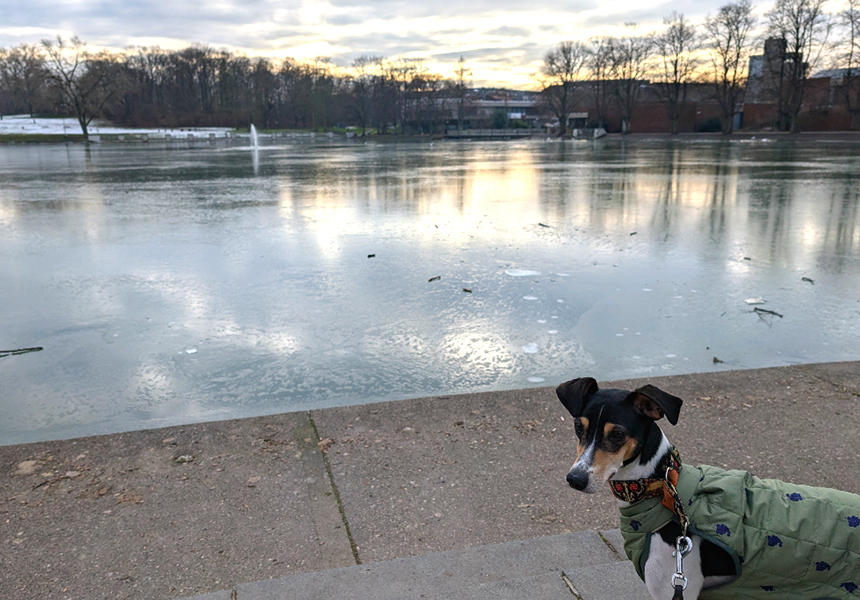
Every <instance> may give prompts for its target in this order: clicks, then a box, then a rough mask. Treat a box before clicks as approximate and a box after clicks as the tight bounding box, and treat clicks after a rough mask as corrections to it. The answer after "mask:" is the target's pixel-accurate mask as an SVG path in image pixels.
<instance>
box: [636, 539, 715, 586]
mask: <svg viewBox="0 0 860 600" xmlns="http://www.w3.org/2000/svg"><path fill="white" fill-rule="evenodd" d="M691 537H692V540H693V549H692V550H691V551H690V553H689V554H687V555H686V556H685V557H684V576H685V577H686V578H687V589H686V590H684V600H696V598H698V597H699V592H701V591H702V585H703V583H704V577H703V576H702V556H701V554H700V553H699V548H701V543H702V540H701V538H699V537H698V536H691ZM674 550H675V548H674V547H673V546H670V545H669V544H667V543H666V542H664V541H663V538H662V537H660V534H659V533H652V534H651V550H650V551H649V552H648V560H647V561H645V586H646V587H647V588H648V593H650V594H651V597H652V598H654V600H672V595H673V594H674V593H675V589H674V588H673V587H672V575H674V574H675V557H674V556H672V552H673V551H674Z"/></svg>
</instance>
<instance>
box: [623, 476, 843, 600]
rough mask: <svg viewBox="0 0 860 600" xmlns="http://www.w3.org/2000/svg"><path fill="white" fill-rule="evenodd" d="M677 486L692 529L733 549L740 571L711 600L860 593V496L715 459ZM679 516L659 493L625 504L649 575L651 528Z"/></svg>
mask: <svg viewBox="0 0 860 600" xmlns="http://www.w3.org/2000/svg"><path fill="white" fill-rule="evenodd" d="M677 489H678V495H679V496H680V498H681V501H682V502H683V504H684V506H685V510H686V513H687V516H688V517H689V519H690V527H691V529H690V533H692V534H695V535H699V536H701V537H702V538H705V539H707V540H708V541H710V542H712V543H714V544H716V545H717V546H719V547H721V548H723V549H724V550H726V551H727V552H728V553H729V554H730V555H731V557H732V559H733V560H734V563H735V568H736V571H737V573H738V577H737V579H735V580H734V581H732V582H731V583H728V584H726V585H723V586H719V587H715V588H710V589H707V590H703V591H702V593H701V595H700V598H702V599H703V600H717V599H738V598H740V599H747V598H749V599H753V598H755V599H758V598H782V599H792V600H794V599H796V600H800V599H803V600H813V599H829V598H839V599H842V598H860V496H858V495H856V494H851V493H848V492H842V491H838V490H832V489H827V488H817V487H811V486H805V485H794V484H791V483H786V482H783V481H778V480H776V479H759V478H758V477H756V476H754V475H752V474H750V473H748V472H746V471H734V470H724V469H719V468H716V467H711V466H708V465H700V466H690V465H683V466H682V467H681V472H680V475H679V477H678V485H677ZM673 518H674V517H673V515H672V513H671V512H670V511H669V510H668V509H667V508H665V507H664V506H663V505H662V504H661V503H660V499H659V498H648V499H645V500H641V501H639V502H637V503H635V504H632V505H630V506H627V507H623V508H621V533H622V535H623V536H624V551H625V552H626V553H627V556H628V558H630V560H632V561H633V564H634V566H635V567H636V571H637V573H639V577H641V578H642V579H643V580H644V578H645V576H644V569H645V561H646V560H647V559H648V551H649V546H650V541H651V536H650V534H651V533H652V532H655V531H657V530H659V529H660V528H661V527H663V526H664V525H665V524H666V523H668V522H669V521H671V520H673ZM666 585H667V586H668V585H670V583H669V579H668V576H667V581H666Z"/></svg>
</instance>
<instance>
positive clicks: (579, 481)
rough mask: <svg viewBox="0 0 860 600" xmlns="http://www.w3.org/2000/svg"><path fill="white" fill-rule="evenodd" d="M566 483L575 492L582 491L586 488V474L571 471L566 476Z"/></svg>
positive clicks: (577, 470) (584, 472)
mask: <svg viewBox="0 0 860 600" xmlns="http://www.w3.org/2000/svg"><path fill="white" fill-rule="evenodd" d="M567 483H568V484H570V487H572V488H573V489H575V490H579V491H582V490H584V489H585V488H586V487H588V472H586V471H580V470H579V469H571V471H570V472H569V473H568V474H567Z"/></svg>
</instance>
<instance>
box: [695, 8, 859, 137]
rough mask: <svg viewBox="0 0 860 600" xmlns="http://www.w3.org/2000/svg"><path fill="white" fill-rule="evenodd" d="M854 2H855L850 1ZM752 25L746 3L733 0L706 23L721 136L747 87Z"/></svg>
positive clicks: (729, 127)
mask: <svg viewBox="0 0 860 600" xmlns="http://www.w3.org/2000/svg"><path fill="white" fill-rule="evenodd" d="M852 1H856V0H852ZM754 25H755V17H754V16H753V13H752V5H751V4H750V2H749V0H735V1H734V2H730V3H729V4H725V5H723V6H721V7H720V10H719V12H717V14H716V15H714V16H712V17H711V16H709V17H708V18H707V19H706V20H705V31H706V32H707V33H706V35H707V39H706V42H705V45H706V47H707V48H708V50H709V53H710V57H711V74H712V77H713V85H714V95H715V97H716V99H717V103H719V105H720V111H721V112H722V115H723V122H722V131H723V134H730V133H731V132H732V130H733V129H734V116H735V110H736V109H737V106H738V104H739V103H740V102H741V100H742V99H743V94H744V88H745V86H746V77H745V76H744V75H745V67H746V65H747V63H748V61H749V55H750V48H749V36H750V31H751V30H752V28H753V26H754Z"/></svg>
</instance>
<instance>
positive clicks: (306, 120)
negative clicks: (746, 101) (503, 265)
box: [0, 0, 860, 136]
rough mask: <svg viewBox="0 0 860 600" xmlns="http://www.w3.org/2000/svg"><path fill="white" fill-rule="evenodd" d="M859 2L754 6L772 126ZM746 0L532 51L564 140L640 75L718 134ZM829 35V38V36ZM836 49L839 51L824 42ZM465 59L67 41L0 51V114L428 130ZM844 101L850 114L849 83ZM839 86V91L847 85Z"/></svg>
mask: <svg viewBox="0 0 860 600" xmlns="http://www.w3.org/2000/svg"><path fill="white" fill-rule="evenodd" d="M858 2H860V0H848V4H847V7H846V8H845V9H844V10H843V12H841V13H840V14H838V15H831V14H827V13H825V11H824V8H823V6H824V0H777V2H776V4H775V5H774V7H773V9H772V10H771V11H770V12H768V13H767V14H766V15H765V23H764V30H763V33H764V36H765V37H774V38H778V39H781V40H784V44H785V52H784V56H785V60H782V61H779V68H780V73H779V77H774V78H772V79H773V80H774V81H778V82H779V86H780V89H778V90H775V91H774V97H775V98H776V100H777V104H778V115H779V117H778V121H779V123H778V125H779V126H780V127H781V128H783V129H786V130H796V128H797V116H798V114H799V111H800V109H801V105H802V103H803V97H804V92H805V89H806V83H807V80H808V78H809V75H810V74H811V72H812V70H813V68H814V67H815V65H817V64H818V63H819V62H820V60H821V57H822V55H823V54H824V53H825V51H827V52H828V54H829V55H830V56H831V57H833V56H836V57H837V58H838V62H839V64H841V65H844V66H845V67H847V68H848V69H849V71H848V73H849V80H850V79H851V78H852V75H853V74H852V71H851V70H852V69H853V70H854V72H855V73H856V72H857V71H858V67H857V62H858V57H860V52H858V50H860V35H858V34H860V29H858V27H860V18H858V16H860V10H858ZM759 25H760V24H759V23H758V20H757V19H756V17H755V15H754V11H753V7H752V5H751V4H750V2H749V0H734V1H732V2H729V3H728V4H726V5H724V6H722V7H721V8H720V9H719V11H718V12H717V13H716V14H715V15H712V16H709V17H708V18H707V19H706V20H705V21H704V22H703V23H701V24H694V23H691V22H690V21H689V20H687V19H686V18H685V17H684V15H682V14H679V13H672V14H671V15H669V16H667V17H666V19H665V20H664V27H663V29H662V30H661V31H659V32H654V33H646V34H643V33H640V32H639V31H638V28H637V27H636V26H635V25H632V24H631V25H628V26H627V33H626V34H625V35H622V36H614V37H610V36H602V37H596V38H593V39H591V40H588V41H587V42H582V41H566V42H561V43H560V44H558V45H557V46H556V47H554V48H552V49H551V50H550V51H549V52H548V53H547V54H546V56H545V58H544V61H543V67H542V71H541V74H540V76H539V80H540V81H539V84H540V86H541V87H542V90H543V91H542V94H541V97H542V106H545V107H546V109H547V111H548V112H550V113H552V114H554V115H555V116H556V118H557V119H558V122H559V128H560V130H561V131H560V133H561V134H562V135H565V134H566V133H567V132H566V128H567V121H568V119H567V117H568V115H569V114H570V113H571V112H572V110H573V108H574V107H575V106H582V105H583V104H588V105H589V106H590V107H592V108H593V110H594V112H595V113H596V120H597V122H598V124H599V125H600V126H605V125H606V121H607V115H608V114H609V112H610V110H616V111H617V112H618V114H620V116H621V128H622V131H623V132H629V131H630V130H631V127H632V124H631V123H632V117H633V111H634V109H635V107H636V105H637V102H638V101H639V96H640V93H641V91H642V87H643V85H642V84H643V82H645V81H646V80H648V81H651V83H652V84H653V89H654V90H655V91H656V92H657V93H658V94H659V96H660V99H661V101H662V102H663V104H664V105H665V107H666V110H667V116H668V118H669V122H670V123H671V130H672V132H673V133H675V132H677V130H678V123H679V114H680V107H681V105H682V104H683V103H684V102H685V100H686V94H687V90H688V86H689V84H691V83H693V82H697V81H698V82H702V81H707V82H708V85H710V86H711V88H712V91H713V99H714V101H715V102H717V103H718V104H719V106H720V107H721V111H722V113H723V118H722V119H721V121H722V128H723V132H724V133H730V132H731V131H732V122H733V116H734V113H735V111H736V108H737V107H738V105H739V104H740V103H741V102H742V101H743V94H744V91H745V89H746V83H747V64H748V62H749V57H750V55H751V54H753V52H754V50H755V49H756V48H759V47H761V44H762V35H756V32H757V31H758V30H759ZM834 31H836V34H834ZM834 48H837V49H838V52H834V51H833V49H834ZM468 75H469V72H468V69H466V67H465V64H464V61H463V60H462V59H461V61H460V63H459V68H458V69H457V71H456V72H455V74H454V77H453V78H448V79H446V78H444V77H442V76H441V75H439V74H437V73H432V72H430V71H429V70H428V69H427V68H426V67H425V66H424V65H423V63H422V62H421V61H420V60H405V59H387V58H383V57H379V56H363V57H360V58H358V59H356V60H355V61H353V63H352V65H351V66H350V67H349V68H347V69H339V68H337V67H335V66H334V65H333V64H332V63H331V62H329V61H328V60H325V59H317V60H315V61H312V62H299V61H295V60H292V59H285V60H282V61H273V60H271V59H267V58H248V57H246V56H242V55H238V54H234V53H231V52H227V51H224V50H215V49H212V48H209V47H206V46H196V45H195V46H190V47H188V48H185V49H182V50H163V49H160V48H135V49H129V50H126V51H123V52H109V51H99V52H94V51H91V50H90V49H88V47H87V46H86V45H85V44H84V43H83V42H82V41H81V40H79V39H78V38H72V39H71V40H63V39H62V38H59V37H58V38H57V39H54V40H43V41H42V43H41V44H37V45H35V44H22V45H19V46H16V47H13V48H8V49H2V48H0V115H2V114H20V113H26V114H31V115H33V114H42V115H69V114H73V115H74V116H75V117H76V118H77V120H78V122H79V123H80V126H81V129H82V131H83V133H84V135H85V136H86V135H87V133H88V127H89V125H90V123H91V122H92V120H93V119H94V118H106V119H109V120H110V121H112V122H115V123H118V124H121V125H127V126H147V127H186V126H215V125H218V126H232V127H246V126H247V125H248V124H249V123H250V122H253V123H255V124H257V125H258V126H259V127H263V128H271V129H291V128H299V129H317V128H330V127H333V126H337V125H352V126H355V127H358V128H359V129H360V130H361V132H362V133H363V132H364V131H366V130H367V129H373V130H375V131H376V132H378V133H385V132H399V133H436V132H438V131H440V130H443V129H444V128H445V127H447V126H450V125H451V121H452V113H453V114H454V117H453V119H454V120H455V121H456V125H457V127H462V121H463V115H464V111H465V110H466V105H467V96H468V94H469V92H468V88H469V82H468V81H467V77H468ZM855 87H856V88H857V91H856V94H855V96H854V97H852V98H850V99H848V100H849V101H848V104H849V105H850V106H851V109H852V110H853V111H857V112H860V86H855ZM849 88H850V86H849Z"/></svg>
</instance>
